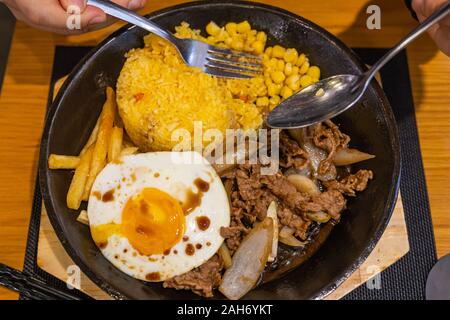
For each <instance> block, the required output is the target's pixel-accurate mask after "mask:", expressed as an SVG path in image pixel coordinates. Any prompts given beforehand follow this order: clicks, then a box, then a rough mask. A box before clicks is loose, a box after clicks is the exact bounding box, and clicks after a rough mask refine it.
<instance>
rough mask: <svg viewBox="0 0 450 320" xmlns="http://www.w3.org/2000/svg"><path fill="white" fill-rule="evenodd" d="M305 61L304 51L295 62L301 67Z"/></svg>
mask: <svg viewBox="0 0 450 320" xmlns="http://www.w3.org/2000/svg"><path fill="white" fill-rule="evenodd" d="M305 61H306V56H305V54H304V53H302V54H301V55H299V56H298V58H297V62H296V63H295V64H296V65H297V66H299V67H301V66H302V65H303V63H305Z"/></svg>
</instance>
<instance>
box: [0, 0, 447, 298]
mask: <svg viewBox="0 0 450 320" xmlns="http://www.w3.org/2000/svg"><path fill="white" fill-rule="evenodd" d="M149 2H150V3H149V4H148V5H147V7H146V8H145V9H144V10H142V13H148V12H150V11H154V10H157V9H160V8H163V7H167V6H170V5H173V4H177V3H181V2H185V1H178V0H159V1H156V0H149ZM262 2H266V3H269V4H273V5H277V6H279V7H282V8H285V9H287V10H290V11H292V12H295V13H297V14H299V15H301V16H304V17H305V18H307V19H309V20H312V21H313V22H315V23H317V24H319V25H321V26H323V27H324V28H326V29H327V30H328V31H330V32H331V33H333V34H335V35H336V36H338V37H339V38H340V39H342V40H343V41H344V42H345V43H346V44H347V45H349V46H359V47H388V46H391V45H393V44H394V43H395V42H396V41H397V40H398V39H400V37H401V36H403V35H404V34H405V33H406V32H407V31H408V30H410V29H411V28H413V27H414V26H415V25H416V22H415V21H414V20H413V19H412V18H411V17H410V15H409V12H408V11H407V10H406V8H405V7H404V6H403V2H402V1H391V0H376V1H369V2H366V1H361V0H347V1H334V0H322V1H320V5H317V4H318V2H317V1H312V0H311V1H310V0H308V1H297V0H283V1H275V0H267V1H262ZM370 4H377V5H379V6H380V7H381V10H382V28H381V30H368V29H367V28H366V18H367V14H366V8H367V7H368V6H369V5H370ZM118 27H119V24H116V25H114V26H111V27H109V28H107V29H104V30H101V31H98V32H95V33H90V34H85V35H82V36H68V37H63V36H57V35H53V34H49V33H45V32H41V31H37V30H33V29H32V28H29V27H27V26H25V25H24V24H23V23H17V26H16V30H15V34H14V38H13V43H12V48H11V52H10V56H9V64H8V67H7V71H6V75H5V79H4V85H3V89H2V92H1V95H0V110H1V113H0V177H1V178H0V239H1V241H0V261H1V262H3V263H6V264H8V265H10V266H12V267H15V268H18V269H21V268H22V266H23V259H24V252H25V243H26V237H27V230H28V222H29V214H30V210H31V204H32V197H33V191H34V183H35V178H36V169H37V168H36V166H37V159H38V153H39V140H40V136H41V131H42V127H43V122H44V114H45V108H46V103H47V94H48V89H49V82H50V75H51V68H52V62H53V53H54V48H55V46H56V45H94V44H96V43H98V42H99V40H101V39H103V38H105V37H106V36H107V35H108V34H109V33H111V32H112V31H113V30H115V29H117V28H118ZM408 58H409V67H410V73H411V79H412V86H413V91H414V102H415V106H416V109H417V121H418V126H419V134H420V143H421V147H422V155H423V158H424V165H425V173H426V178H427V185H428V193H429V197H430V202H431V211H432V216H433V224H434V232H435V237H436V245H437V250H438V255H439V256H442V255H444V254H446V253H448V252H450V219H449V216H450V207H449V199H450V189H448V188H447V181H448V180H450V141H447V139H448V136H449V132H450V105H449V101H450V81H449V73H450V58H448V57H446V56H445V55H444V54H442V53H441V52H438V50H437V48H436V46H435V45H434V43H433V42H432V41H431V40H430V39H429V38H428V37H426V36H425V37H422V38H421V39H419V40H417V41H416V42H415V43H413V44H412V45H411V46H410V47H409V49H408ZM336 63H339V62H338V61H336ZM406 161H407V159H406ZM424 192H425V191H424ZM15 298H17V294H15V293H12V292H10V291H7V290H5V289H1V288H0V299H15Z"/></svg>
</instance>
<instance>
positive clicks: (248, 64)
mask: <svg viewBox="0 0 450 320" xmlns="http://www.w3.org/2000/svg"><path fill="white" fill-rule="evenodd" d="M206 59H207V60H208V61H212V62H218V63H223V64H227V65H234V66H238V67H248V68H249V69H251V70H255V71H262V65H261V64H259V63H252V62H246V61H234V60H229V59H226V58H222V57H221V56H212V55H208V56H207V57H206Z"/></svg>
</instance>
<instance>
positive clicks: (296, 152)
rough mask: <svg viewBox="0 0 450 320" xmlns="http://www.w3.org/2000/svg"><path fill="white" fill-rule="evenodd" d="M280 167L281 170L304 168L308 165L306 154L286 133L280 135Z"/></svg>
mask: <svg viewBox="0 0 450 320" xmlns="http://www.w3.org/2000/svg"><path fill="white" fill-rule="evenodd" d="M279 147H280V166H281V167H283V168H290V167H294V168H296V169H303V168H305V167H306V166H307V165H308V163H309V160H308V154H307V153H306V152H305V151H304V150H303V149H302V148H301V147H300V146H299V144H298V142H297V141H295V140H294V139H292V138H291V137H290V136H289V135H288V134H287V133H286V132H283V131H282V132H281V133H280V143H279Z"/></svg>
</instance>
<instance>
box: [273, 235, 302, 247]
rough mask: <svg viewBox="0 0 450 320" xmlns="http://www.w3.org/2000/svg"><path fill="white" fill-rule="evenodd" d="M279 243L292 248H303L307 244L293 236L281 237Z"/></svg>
mask: <svg viewBox="0 0 450 320" xmlns="http://www.w3.org/2000/svg"><path fill="white" fill-rule="evenodd" d="M278 241H279V242H281V243H283V244H285V245H288V246H291V247H303V246H304V245H305V244H306V242H303V241H300V240H298V239H297V238H296V237H294V235H293V234H291V235H289V236H287V237H279V239H278Z"/></svg>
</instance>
